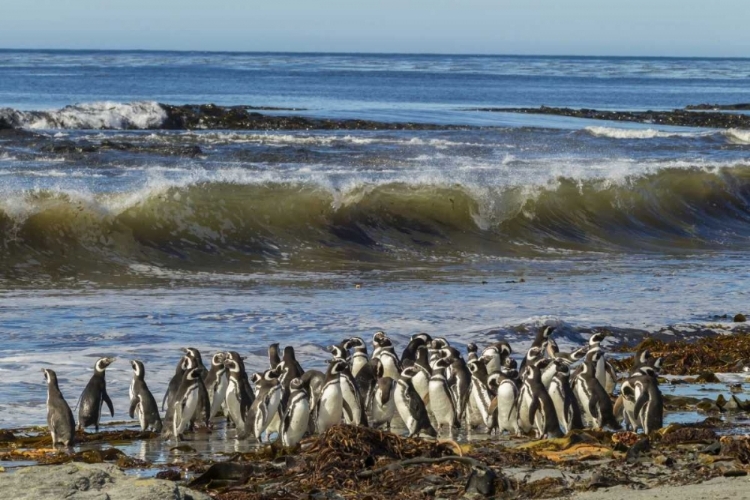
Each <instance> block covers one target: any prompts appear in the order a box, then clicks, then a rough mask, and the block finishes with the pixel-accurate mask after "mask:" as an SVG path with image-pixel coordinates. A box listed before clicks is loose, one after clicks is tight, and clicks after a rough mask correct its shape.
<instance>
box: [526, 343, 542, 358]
mask: <svg viewBox="0 0 750 500" xmlns="http://www.w3.org/2000/svg"><path fill="white" fill-rule="evenodd" d="M543 352H544V350H543V349H542V348H541V347H536V346H534V347H531V348H529V350H528V351H527V352H526V359H527V360H528V361H534V360H537V359H539V358H541V357H542V353H543Z"/></svg>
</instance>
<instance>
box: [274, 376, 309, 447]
mask: <svg viewBox="0 0 750 500" xmlns="http://www.w3.org/2000/svg"><path fill="white" fill-rule="evenodd" d="M289 389H290V391H291V393H290V395H289V404H288V405H287V409H286V413H285V414H284V422H283V424H282V426H281V433H280V434H281V444H282V445H284V446H286V447H287V448H292V447H294V446H297V444H298V443H299V442H300V441H301V440H302V437H303V436H304V435H305V432H307V430H308V427H309V420H310V396H309V394H308V392H307V388H306V387H305V384H304V382H302V379H301V378H295V379H293V380H292V381H291V382H289Z"/></svg>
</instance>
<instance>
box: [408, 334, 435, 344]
mask: <svg viewBox="0 0 750 500" xmlns="http://www.w3.org/2000/svg"><path fill="white" fill-rule="evenodd" d="M410 340H411V341H412V342H414V341H421V343H422V344H421V345H428V344H429V343H430V342H432V337H431V336H430V335H429V334H427V333H417V334H416V335H412V336H411V339H410Z"/></svg>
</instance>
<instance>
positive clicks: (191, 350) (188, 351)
mask: <svg viewBox="0 0 750 500" xmlns="http://www.w3.org/2000/svg"><path fill="white" fill-rule="evenodd" d="M182 351H183V352H184V353H185V356H187V357H188V358H192V359H193V360H195V366H196V367H197V368H202V371H201V373H202V374H203V375H202V376H204V377H205V376H206V374H207V373H208V370H207V369H206V367H205V366H204V365H203V356H201V352H200V351H199V350H198V349H196V348H195V347H183V348H182Z"/></svg>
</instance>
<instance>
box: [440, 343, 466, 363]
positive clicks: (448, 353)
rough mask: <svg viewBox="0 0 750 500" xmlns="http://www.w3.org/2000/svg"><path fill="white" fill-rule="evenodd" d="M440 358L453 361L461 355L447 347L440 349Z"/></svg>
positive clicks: (452, 348)
mask: <svg viewBox="0 0 750 500" xmlns="http://www.w3.org/2000/svg"><path fill="white" fill-rule="evenodd" d="M440 357H441V358H446V359H450V360H455V359H459V358H460V357H461V353H460V352H458V349H456V348H454V347H451V346H447V347H443V348H442V349H440Z"/></svg>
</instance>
